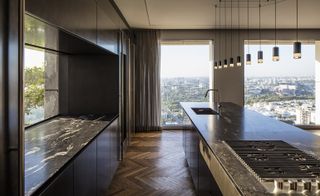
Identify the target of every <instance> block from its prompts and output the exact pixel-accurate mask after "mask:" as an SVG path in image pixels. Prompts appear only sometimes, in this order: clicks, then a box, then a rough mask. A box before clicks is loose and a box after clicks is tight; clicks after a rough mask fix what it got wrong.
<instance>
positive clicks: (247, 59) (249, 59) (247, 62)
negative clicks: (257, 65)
mask: <svg viewBox="0 0 320 196" xmlns="http://www.w3.org/2000/svg"><path fill="white" fill-rule="evenodd" d="M247 25H248V26H247V34H248V51H247V54H246V64H247V65H251V54H250V41H249V39H250V32H249V31H250V29H249V0H247Z"/></svg>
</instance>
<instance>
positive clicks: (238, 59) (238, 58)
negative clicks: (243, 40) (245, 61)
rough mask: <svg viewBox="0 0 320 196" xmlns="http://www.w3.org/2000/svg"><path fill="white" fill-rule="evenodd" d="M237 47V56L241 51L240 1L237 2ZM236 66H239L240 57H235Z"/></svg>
mask: <svg viewBox="0 0 320 196" xmlns="http://www.w3.org/2000/svg"><path fill="white" fill-rule="evenodd" d="M238 46H239V51H238V52H239V54H240V51H241V44H240V0H238ZM237 66H238V67H240V66H241V56H240V55H238V56H237Z"/></svg>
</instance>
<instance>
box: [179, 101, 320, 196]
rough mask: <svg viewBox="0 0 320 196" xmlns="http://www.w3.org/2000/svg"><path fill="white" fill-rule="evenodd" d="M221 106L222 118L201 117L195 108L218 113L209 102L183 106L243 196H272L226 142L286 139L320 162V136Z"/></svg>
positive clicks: (230, 105)
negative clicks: (269, 195) (209, 109)
mask: <svg viewBox="0 0 320 196" xmlns="http://www.w3.org/2000/svg"><path fill="white" fill-rule="evenodd" d="M221 105H222V109H221V115H197V114H196V113H195V112H194V111H193V110H192V109H191V108H193V107H211V108H213V109H215V110H216V105H215V104H214V103H208V102H183V103H181V106H182V107H183V109H184V111H185V113H186V114H187V115H188V117H189V118H190V119H191V121H192V123H193V124H194V125H195V126H196V128H197V130H198V132H199V134H200V135H201V136H202V138H203V140H204V141H205V142H206V143H207V145H208V146H209V147H210V149H211V151H212V152H213V154H215V156H216V158H217V159H218V160H219V162H220V163H221V165H222V166H223V168H224V170H225V171H226V173H227V174H228V175H229V177H230V178H231V179H232V181H233V182H234V184H235V185H236V186H237V188H238V189H239V190H240V191H241V193H242V194H243V195H268V194H269V193H267V192H266V189H265V188H264V187H263V186H262V185H261V183H259V182H258V181H257V180H256V178H255V177H254V176H253V175H252V174H251V173H249V172H248V170H247V169H246V168H245V167H243V165H242V164H241V163H240V162H239V160H237V159H236V158H235V156H234V155H233V154H232V153H231V152H230V150H229V149H228V148H227V145H225V143H224V142H223V141H226V140H283V141H285V142H287V143H289V144H291V145H293V146H295V147H297V148H298V149H300V150H302V151H304V152H306V153H308V154H311V155H313V156H314V157H316V158H318V159H320V137H319V136H316V135H314V134H312V133H310V132H307V131H304V130H302V129H299V128H297V127H294V126H292V125H289V124H286V123H283V122H281V121H277V120H274V119H272V118H269V117H266V116H263V115H261V114H259V113H257V112H255V111H251V110H248V109H245V108H243V107H241V106H239V105H236V104H234V103H230V102H223V103H221Z"/></svg>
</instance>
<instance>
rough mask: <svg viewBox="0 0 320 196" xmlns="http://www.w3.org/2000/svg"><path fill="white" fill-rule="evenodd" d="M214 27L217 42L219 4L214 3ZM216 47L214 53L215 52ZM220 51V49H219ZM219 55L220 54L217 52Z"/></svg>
mask: <svg viewBox="0 0 320 196" xmlns="http://www.w3.org/2000/svg"><path fill="white" fill-rule="evenodd" d="M214 29H215V33H214V37H215V44H216V43H217V42H216V41H217V39H216V37H217V4H215V5H214ZM215 51H216V49H215V47H214V53H215ZM217 53H218V51H217ZM217 56H218V54H217ZM214 59H215V56H214Z"/></svg>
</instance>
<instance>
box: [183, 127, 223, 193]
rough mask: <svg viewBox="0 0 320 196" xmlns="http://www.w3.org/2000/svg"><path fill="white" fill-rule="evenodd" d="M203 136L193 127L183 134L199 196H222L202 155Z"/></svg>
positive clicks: (187, 156) (186, 153)
mask: <svg viewBox="0 0 320 196" xmlns="http://www.w3.org/2000/svg"><path fill="white" fill-rule="evenodd" d="M200 140H201V136H200V135H199V134H198V131H197V130H196V129H195V128H194V127H193V128H192V129H185V130H184V132H183V148H184V152H185V157H186V160H187V163H188V167H189V170H190V174H191V177H192V180H193V184H194V187H195V189H196V193H197V195H200V196H206V195H208V196H209V195H217V196H219V195H222V194H221V192H220V190H219V187H218V185H217V183H216V182H215V180H214V178H213V176H212V174H211V172H210V170H209V168H208V166H207V164H206V162H205V160H204V158H203V157H202V154H201V152H200V147H199V143H200Z"/></svg>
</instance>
